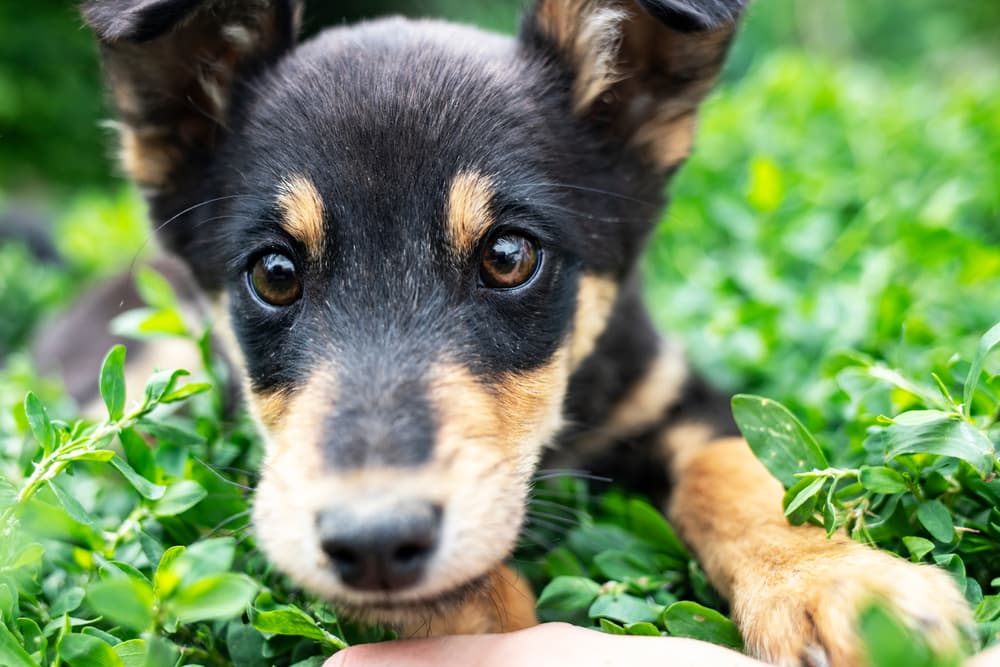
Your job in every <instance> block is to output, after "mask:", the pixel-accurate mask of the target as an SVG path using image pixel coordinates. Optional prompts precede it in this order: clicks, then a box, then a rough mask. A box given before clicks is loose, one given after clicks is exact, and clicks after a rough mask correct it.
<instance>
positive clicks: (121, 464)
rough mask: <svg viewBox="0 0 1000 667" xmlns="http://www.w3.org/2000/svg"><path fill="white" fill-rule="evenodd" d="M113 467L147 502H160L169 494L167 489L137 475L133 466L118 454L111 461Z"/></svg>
mask: <svg viewBox="0 0 1000 667" xmlns="http://www.w3.org/2000/svg"><path fill="white" fill-rule="evenodd" d="M111 465H113V466H114V467H115V470H117V471H118V472H120V473H121V474H122V476H123V477H125V479H127V480H128V483H129V484H131V485H132V488H134V489H135V490H136V491H138V492H139V495H141V496H142V497H143V498H146V499H147V500H159V499H160V498H163V496H164V495H165V494H166V492H167V487H165V486H160V485H159V484H153V483H152V482H150V481H149V480H148V479H146V478H145V477H143V476H142V475H140V474H139V473H137V472H136V471H135V470H134V469H133V468H132V466H130V465H129V464H128V462H127V461H125V460H124V459H123V458H122V457H120V456H118V455H117V454H115V455H114V457H113V458H112V459H111Z"/></svg>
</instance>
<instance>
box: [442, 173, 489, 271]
mask: <svg viewBox="0 0 1000 667" xmlns="http://www.w3.org/2000/svg"><path fill="white" fill-rule="evenodd" d="M493 186H494V182H493V178H492V177H490V176H487V175H486V174H483V173H480V172H478V171H461V172H459V173H458V175H457V176H455V178H454V179H452V182H451V188H450V189H449V191H448V211H447V213H448V217H447V224H448V235H449V236H450V237H451V242H452V245H453V246H454V249H455V251H456V253H457V254H458V255H460V256H466V255H468V254H469V253H470V252H472V250H473V249H474V248H475V247H476V244H477V243H479V240H480V239H481V238H482V237H483V235H484V234H485V233H486V231H487V230H489V228H490V227H491V226H492V225H493V214H492V212H491V211H490V204H491V203H492V201H493V195H494V190H493Z"/></svg>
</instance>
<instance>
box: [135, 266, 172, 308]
mask: <svg viewBox="0 0 1000 667" xmlns="http://www.w3.org/2000/svg"><path fill="white" fill-rule="evenodd" d="M135 286H136V289H137V290H138V292H139V296H141V297H142V300H143V302H144V303H145V304H146V305H147V306H151V307H153V308H158V309H161V310H163V309H167V308H174V307H176V306H177V297H176V296H175V295H174V288H173V286H172V285H171V284H170V281H168V280H167V279H166V278H164V277H163V275H161V274H160V273H159V272H158V271H156V270H155V269H153V268H150V267H149V266H141V267H139V270H138V271H136V274H135Z"/></svg>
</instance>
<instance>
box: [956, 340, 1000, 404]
mask: <svg viewBox="0 0 1000 667" xmlns="http://www.w3.org/2000/svg"><path fill="white" fill-rule="evenodd" d="M998 345H1000V322H997V323H996V324H995V325H993V327H992V328H991V329H990V330H989V331H987V332H986V333H985V334H984V335H983V337H982V338H980V339H979V344H978V345H977V346H976V354H975V356H973V358H972V366H971V367H970V368H969V374H968V375H967V376H966V378H965V388H964V389H965V391H964V392H963V395H962V400H963V402H964V403H965V412H966V414H970V411H971V410H972V399H973V395H974V394H975V391H976V386H977V385H978V384H979V378H980V377H981V376H982V374H983V365H984V364H985V363H986V357H987V356H989V354H990V352H991V351H992V350H993V349H994V348H995V347H997V346H998Z"/></svg>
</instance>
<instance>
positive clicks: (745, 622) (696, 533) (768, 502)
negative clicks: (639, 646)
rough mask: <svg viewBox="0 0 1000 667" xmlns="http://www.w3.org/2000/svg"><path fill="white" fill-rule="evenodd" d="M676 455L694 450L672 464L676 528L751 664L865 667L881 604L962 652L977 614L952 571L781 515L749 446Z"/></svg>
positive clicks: (773, 483) (720, 444)
mask: <svg viewBox="0 0 1000 667" xmlns="http://www.w3.org/2000/svg"><path fill="white" fill-rule="evenodd" d="M693 435H694V434H693ZM674 437H675V438H677V434H676V433H675V435H674ZM668 446H669V447H670V448H671V449H672V450H675V451H676V450H677V449H678V448H682V449H687V453H686V454H685V455H684V456H675V457H674V459H673V460H674V465H673V467H674V472H675V479H676V480H677V485H676V487H675V489H674V492H673V498H674V500H673V502H672V504H671V507H670V512H669V516H670V520H671V522H672V523H673V525H674V526H675V527H676V528H677V530H678V532H679V534H680V535H681V536H682V537H683V538H684V540H685V541H686V542H687V543H688V544H689V545H690V546H691V548H692V549H693V550H694V552H695V553H696V554H697V556H698V559H699V562H700V563H701V564H702V566H703V567H704V568H705V572H706V573H707V574H708V576H709V578H710V579H711V581H712V583H713V584H714V585H715V587H716V588H717V589H718V590H719V592H720V593H722V594H723V595H724V596H726V597H727V598H728V599H729V600H730V601H731V602H732V605H733V615H734V617H735V619H736V621H737V623H738V624H739V626H740V629H741V631H742V633H743V637H744V639H745V641H746V645H747V650H748V652H749V653H750V654H751V655H754V656H756V657H758V658H761V659H763V660H766V661H767V662H771V663H775V664H782V665H786V664H800V663H801V662H803V661H804V658H805V657H806V656H809V655H813V656H815V655H819V656H820V657H822V656H823V654H824V653H825V655H826V656H827V657H828V658H829V662H828V663H827V662H825V661H824V662H823V664H831V665H837V666H847V665H860V664H863V660H862V657H861V655H860V654H859V650H860V648H861V647H862V645H863V643H862V641H861V639H860V638H859V637H858V631H857V624H856V620H857V615H858V613H859V612H860V611H861V610H862V608H863V607H864V606H865V605H866V604H868V603H869V601H871V600H875V599H877V600H881V601H882V602H883V603H885V604H887V605H888V606H889V607H890V608H891V609H892V610H894V611H895V612H896V613H897V614H898V615H899V617H900V618H901V619H903V620H904V622H906V623H907V624H909V625H910V626H911V627H913V628H914V629H915V630H917V631H918V632H920V633H921V634H922V635H923V636H925V637H926V638H927V639H928V641H929V642H930V643H931V645H932V646H933V647H935V648H937V649H939V650H954V649H956V648H957V647H959V646H960V645H961V637H960V636H959V632H958V628H959V627H960V626H961V625H962V624H964V623H968V622H969V611H968V608H967V606H966V605H965V602H964V599H963V597H962V596H961V594H959V592H958V590H957V588H956V587H955V585H954V583H953V581H952V580H951V578H950V577H949V576H948V574H947V573H945V572H944V571H943V570H939V569H936V568H933V567H931V566H920V565H914V564H912V563H908V562H906V561H904V560H902V559H900V558H897V557H895V556H893V555H891V554H888V553H885V552H881V551H877V550H875V549H871V548H869V547H867V546H864V545H862V544H859V543H857V542H854V541H853V540H851V539H849V538H848V537H847V536H845V535H844V534H843V533H837V534H835V535H834V536H833V537H832V538H830V539H826V538H825V536H824V534H823V531H822V529H819V528H817V527H815V526H809V525H805V526H792V525H791V524H789V523H788V522H787V521H786V520H785V517H784V516H783V514H782V510H781V498H782V495H783V489H782V487H781V485H780V484H779V483H778V482H777V480H775V479H774V478H773V477H771V476H770V475H769V474H768V472H767V470H766V469H765V468H764V466H763V465H761V464H760V462H759V461H758V460H757V459H756V457H754V455H753V454H752V452H751V451H750V448H749V447H748V446H747V444H746V442H744V441H743V440H741V439H738V438H731V439H727V440H720V441H717V442H716V443H714V444H710V445H708V446H704V447H701V448H698V449H696V448H690V447H686V446H685V445H684V444H683V443H681V442H677V443H675V444H673V445H668Z"/></svg>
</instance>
